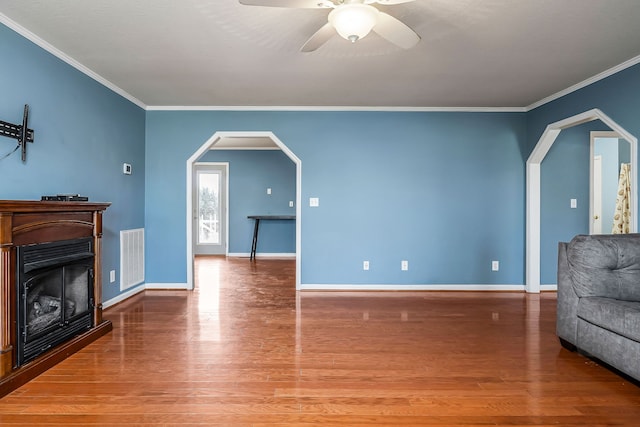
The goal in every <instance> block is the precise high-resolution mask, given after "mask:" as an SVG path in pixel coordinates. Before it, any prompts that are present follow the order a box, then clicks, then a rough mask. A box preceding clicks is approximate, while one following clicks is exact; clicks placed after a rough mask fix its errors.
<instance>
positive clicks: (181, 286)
mask: <svg viewBox="0 0 640 427" xmlns="http://www.w3.org/2000/svg"><path fill="white" fill-rule="evenodd" d="M144 288H145V289H164V290H187V289H189V288H188V287H187V284H186V283H145V285H144Z"/></svg>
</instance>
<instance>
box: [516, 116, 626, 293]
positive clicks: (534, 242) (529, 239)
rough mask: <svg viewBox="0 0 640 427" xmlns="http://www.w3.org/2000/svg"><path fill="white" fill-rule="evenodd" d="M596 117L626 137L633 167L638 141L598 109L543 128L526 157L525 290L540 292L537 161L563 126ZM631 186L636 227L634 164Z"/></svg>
mask: <svg viewBox="0 0 640 427" xmlns="http://www.w3.org/2000/svg"><path fill="white" fill-rule="evenodd" d="M594 120H600V121H602V122H603V123H604V124H605V125H607V126H608V127H610V128H611V129H612V130H613V131H615V132H617V133H618V134H619V135H620V136H621V137H622V138H624V139H626V140H627V141H628V142H629V144H630V145H631V160H632V162H633V164H634V166H635V162H636V160H637V156H638V154H637V153H638V152H637V145H638V140H637V138H636V137H634V136H633V135H631V134H630V133H629V132H627V131H626V130H625V129H624V128H623V127H621V126H620V125H619V124H617V123H616V122H615V121H613V120H612V119H611V118H610V117H608V116H607V115H606V114H604V113H603V112H602V111H600V110H599V109H593V110H589V111H585V112H584V113H581V114H577V115H575V116H572V117H569V118H566V119H564V120H560V121H558V122H555V123H551V124H550V125H548V126H547V127H546V129H545V130H544V132H543V133H542V136H541V137H540V139H539V140H538V143H537V144H536V146H535V148H534V149H533V151H532V152H531V155H530V156H529V158H528V159H527V166H526V169H527V172H526V173H527V177H526V181H527V192H526V200H527V206H526V216H527V219H526V221H527V226H526V278H525V290H526V291H527V292H531V293H538V292H540V192H541V189H540V164H541V163H542V161H543V160H544V158H545V156H546V155H547V153H548V152H549V149H550V148H551V146H552V145H553V143H554V142H555V141H556V138H557V137H558V135H559V134H560V132H562V130H564V129H568V128H570V127H573V126H578V125H581V124H583V123H587V122H591V121H594ZM631 174H632V178H631V181H632V185H634V186H635V188H636V190H634V191H633V192H632V195H631V206H632V207H631V209H632V218H631V227H632V230H633V231H635V230H637V224H638V203H637V197H636V193H637V183H638V173H637V167H632V168H631Z"/></svg>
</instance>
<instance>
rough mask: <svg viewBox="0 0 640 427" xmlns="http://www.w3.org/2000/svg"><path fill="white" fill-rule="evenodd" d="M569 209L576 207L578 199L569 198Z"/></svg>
mask: <svg viewBox="0 0 640 427" xmlns="http://www.w3.org/2000/svg"><path fill="white" fill-rule="evenodd" d="M570 205H571V209H576V208H577V207H578V199H571V200H570Z"/></svg>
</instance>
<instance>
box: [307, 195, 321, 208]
mask: <svg viewBox="0 0 640 427" xmlns="http://www.w3.org/2000/svg"><path fill="white" fill-rule="evenodd" d="M309 206H311V207H312V208H317V207H318V206H320V199H319V198H317V197H311V198H309Z"/></svg>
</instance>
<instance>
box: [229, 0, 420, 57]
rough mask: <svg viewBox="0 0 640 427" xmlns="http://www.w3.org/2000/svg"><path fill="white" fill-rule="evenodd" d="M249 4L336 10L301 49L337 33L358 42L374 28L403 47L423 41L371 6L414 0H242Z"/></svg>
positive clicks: (308, 49) (311, 48) (309, 49)
mask: <svg viewBox="0 0 640 427" xmlns="http://www.w3.org/2000/svg"><path fill="white" fill-rule="evenodd" d="M239 1H240V4H243V5H247V6H270V7H286V8H294V9H333V10H332V11H331V12H330V13H329V16H328V22H327V23H326V24H325V25H324V26H323V27H322V28H320V29H319V30H318V31H316V33H315V34H314V35H312V36H311V37H310V38H309V40H307V42H306V43H305V44H304V45H303V46H302V48H301V49H300V50H301V51H302V52H313V51H314V50H316V49H318V48H319V47H320V46H322V45H323V44H325V43H326V42H327V41H329V39H330V38H331V37H333V36H334V35H335V33H336V32H337V33H338V34H340V36H342V37H343V38H345V39H347V40H349V41H351V42H352V43H355V42H356V41H358V40H360V39H361V38H363V37H365V36H366V35H367V34H369V32H371V31H372V30H373V31H374V32H375V33H377V34H378V35H379V36H381V37H382V38H384V39H386V40H388V41H390V42H391V43H393V44H395V45H396V46H398V47H401V48H402V49H410V48H412V47H413V46H415V45H416V44H417V43H418V42H419V41H420V36H419V35H418V34H416V32H415V31H413V30H412V29H411V28H409V26H407V25H406V24H405V23H403V22H402V21H400V20H398V19H396V18H394V17H393V16H391V15H389V14H388V13H385V12H382V11H380V10H378V9H377V8H375V7H374V6H372V4H374V3H378V4H381V5H395V4H400V3H409V2H412V1H415V0H239Z"/></svg>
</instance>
